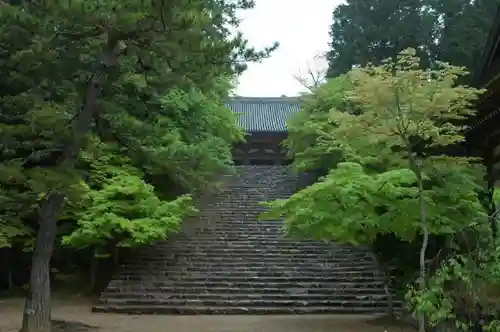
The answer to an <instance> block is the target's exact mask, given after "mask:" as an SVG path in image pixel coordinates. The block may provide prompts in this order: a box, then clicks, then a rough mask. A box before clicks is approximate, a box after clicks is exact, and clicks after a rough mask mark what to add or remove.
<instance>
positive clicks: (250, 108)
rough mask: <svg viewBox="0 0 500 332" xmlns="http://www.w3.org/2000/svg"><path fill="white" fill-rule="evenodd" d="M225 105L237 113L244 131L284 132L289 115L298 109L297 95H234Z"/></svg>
mask: <svg viewBox="0 0 500 332" xmlns="http://www.w3.org/2000/svg"><path fill="white" fill-rule="evenodd" d="M226 106H227V107H228V108H230V109H231V110H232V111H233V112H234V113H238V124H239V125H240V126H241V127H242V128H243V129H244V130H245V131H246V132H250V133H252V132H286V131H287V129H286V123H287V120H288V119H289V118H290V116H291V115H292V114H294V113H296V112H298V111H299V110H300V104H299V98H297V97H267V98H261V97H234V98H231V99H229V101H228V102H227V103H226Z"/></svg>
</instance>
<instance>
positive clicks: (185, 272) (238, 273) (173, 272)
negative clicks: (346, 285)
mask: <svg viewBox="0 0 500 332" xmlns="http://www.w3.org/2000/svg"><path fill="white" fill-rule="evenodd" d="M120 275H122V276H145V275H152V276H155V277H158V276H168V277H172V278H174V277H176V276H179V275H181V276H207V277H213V276H220V277H223V276H228V277H254V276H259V277H291V276H300V277H309V276H311V277H314V276H316V277H323V276H325V277H327V276H332V277H333V276H343V277H349V276H359V277H370V276H374V275H375V276H381V273H380V272H379V271H378V270H374V269H364V270H350V269H328V270H322V271H308V270H302V271H293V270H288V271H287V270H274V269H262V270H243V269H241V270H230V269H227V270H221V269H219V270H216V269H212V270H207V269H199V270H198V269H186V268H185V267H184V266H180V265H177V266H173V267H172V268H170V269H168V270H134V269H123V270H122V271H121V272H120Z"/></svg>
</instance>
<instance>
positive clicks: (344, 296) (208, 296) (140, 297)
mask: <svg viewBox="0 0 500 332" xmlns="http://www.w3.org/2000/svg"><path fill="white" fill-rule="evenodd" d="M170 300H202V301H205V300H208V301H215V300H231V301H239V300H241V301H254V300H258V301H299V302H303V301H307V302H310V301H331V300H335V301H358V300H366V301H384V302H387V301H388V296H387V294H385V293H381V292H380V293H365V294H359V293H354V294H350V293H338V294H319V293H316V294H309V293H295V294H294V293H287V294H286V293H281V294H273V293H271V294H263V293H242V292H238V293H212V292H207V293H180V292H177V293H164V292H155V293H143V292H126V293H125V292H124V293H114V294H107V296H103V297H102V298H101V302H102V303H106V304H117V303H120V302H122V301H126V303H121V304H144V303H156V304H164V303H168V302H169V301H170ZM132 301H140V302H132ZM155 301H160V302H155Z"/></svg>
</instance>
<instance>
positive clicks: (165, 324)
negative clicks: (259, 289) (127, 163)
mask: <svg viewBox="0 0 500 332" xmlns="http://www.w3.org/2000/svg"><path fill="white" fill-rule="evenodd" d="M90 307H91V301H89V300H86V299H80V298H76V299H73V300H72V301H70V300H55V301H54V305H53V319H54V321H55V324H54V326H55V327H56V329H55V330H56V331H57V332H59V331H64V332H87V331H88V332H93V331H98V332H169V331H172V332H413V331H415V330H414V329H411V328H409V327H407V326H403V325H402V324H397V323H395V322H391V321H390V320H389V319H385V318H380V317H367V316H331V315H328V316H327V315H309V316H308V315H301V316H131V315H130V316H129V315H116V314H94V313H91V311H90ZM22 308H23V301H22V300H21V299H0V331H1V332H17V331H19V328H20V322H21V312H22Z"/></svg>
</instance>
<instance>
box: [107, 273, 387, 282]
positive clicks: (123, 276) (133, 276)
mask: <svg viewBox="0 0 500 332" xmlns="http://www.w3.org/2000/svg"><path fill="white" fill-rule="evenodd" d="M187 278H191V279H196V278H199V279H206V280H213V279H214V278H219V279H227V278H246V279H255V278H258V279H269V278H283V279H284V280H297V279H298V280H300V281H305V280H308V279H311V278H315V279H317V278H328V279H329V280H330V281H350V280H352V281H354V280H359V281H365V280H373V279H382V275H381V274H380V273H379V272H374V271H370V272H330V273H327V272H325V273H297V274H294V275H290V274H289V273H279V272H278V273H273V272H267V273H266V272H262V273H248V272H231V271H220V272H217V273H207V272H193V271H188V272H184V271H168V272H167V271H165V272H155V273H151V272H147V271H146V272H141V271H138V272H132V271H122V272H121V273H119V274H118V275H117V276H116V279H117V280H137V281H141V280H142V281H147V280H163V279H168V280H185V279H187Z"/></svg>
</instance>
